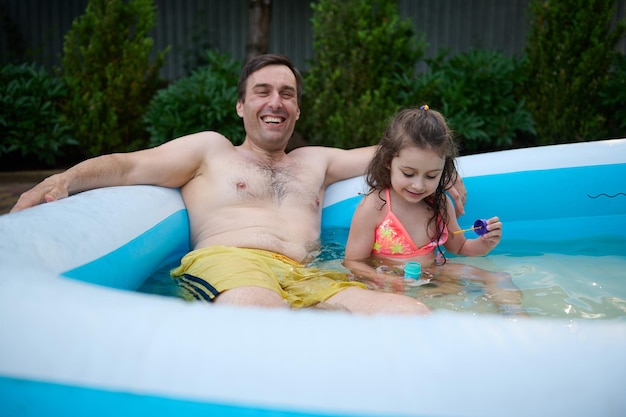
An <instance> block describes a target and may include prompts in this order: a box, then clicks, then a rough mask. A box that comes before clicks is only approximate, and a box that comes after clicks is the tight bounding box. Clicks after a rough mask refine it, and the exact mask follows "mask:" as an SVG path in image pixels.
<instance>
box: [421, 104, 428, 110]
mask: <svg viewBox="0 0 626 417" xmlns="http://www.w3.org/2000/svg"><path fill="white" fill-rule="evenodd" d="M428 109H429V107H428V104H424V105H423V106H420V110H424V111H426V110H428Z"/></svg>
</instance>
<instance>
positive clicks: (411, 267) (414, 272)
mask: <svg viewBox="0 0 626 417" xmlns="http://www.w3.org/2000/svg"><path fill="white" fill-rule="evenodd" d="M420 275H422V265H421V264H420V263H419V262H407V263H406V264H405V265H404V278H405V279H420Z"/></svg>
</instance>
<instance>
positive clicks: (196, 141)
mask: <svg viewBox="0 0 626 417" xmlns="http://www.w3.org/2000/svg"><path fill="white" fill-rule="evenodd" d="M176 140H177V141H178V142H180V143H184V144H186V145H192V146H193V147H198V148H213V147H218V148H232V147H233V146H234V145H233V143H232V142H231V141H230V140H228V138H227V137H226V136H224V135H222V134H221V133H219V132H215V131H212V130H207V131H203V132H198V133H193V134H191V135H186V136H182V137H180V138H178V139H176Z"/></svg>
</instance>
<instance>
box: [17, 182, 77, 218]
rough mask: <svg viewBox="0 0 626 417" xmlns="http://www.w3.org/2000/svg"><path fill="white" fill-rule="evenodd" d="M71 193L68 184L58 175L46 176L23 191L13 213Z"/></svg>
mask: <svg viewBox="0 0 626 417" xmlns="http://www.w3.org/2000/svg"><path fill="white" fill-rule="evenodd" d="M68 195H69V192H68V190H67V184H66V183H65V182H64V181H62V180H61V179H60V177H59V176H58V174H57V175H52V176H51V177H48V178H46V179H45V180H43V181H42V182H40V183H39V184H37V185H35V186H34V187H33V188H31V189H30V190H28V191H26V192H24V193H22V195H20V198H19V199H18V200H17V203H15V205H14V206H13V208H11V213H14V212H17V211H21V210H24V209H27V208H29V207H33V206H36V205H38V204H41V203H49V202H51V201H55V200H59V199H61V198H65V197H67V196H68Z"/></svg>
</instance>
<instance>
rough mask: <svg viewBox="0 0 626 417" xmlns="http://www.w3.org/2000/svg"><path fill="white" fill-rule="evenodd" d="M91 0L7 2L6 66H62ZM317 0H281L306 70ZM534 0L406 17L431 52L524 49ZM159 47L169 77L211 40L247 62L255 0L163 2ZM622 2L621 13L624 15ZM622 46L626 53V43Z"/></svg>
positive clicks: (278, 20) (288, 42)
mask: <svg viewBox="0 0 626 417" xmlns="http://www.w3.org/2000/svg"><path fill="white" fill-rule="evenodd" d="M87 3H88V0H0V24H1V27H2V31H1V32H0V64H2V63H6V62H9V61H10V59H11V57H12V56H14V55H15V52H16V51H19V50H22V51H23V53H25V54H26V56H27V57H28V60H29V61H35V62H38V63H40V64H42V65H44V66H46V67H47V68H52V67H53V66H58V65H59V63H60V56H61V54H62V51H63V38H64V35H65V34H66V33H67V31H68V30H69V28H70V27H71V24H72V21H73V20H74V19H75V18H76V17H78V16H80V15H81V14H83V13H84V10H85V7H86V5H87ZM310 3H311V0H273V2H272V21H271V28H270V52H278V53H283V54H286V55H287V56H289V57H290V58H291V59H292V60H293V61H294V63H295V64H296V65H297V66H298V67H299V68H300V69H301V70H306V69H307V68H308V67H309V65H308V61H309V60H311V59H312V58H313V46H312V43H313V38H312V29H311V16H312V12H311V8H310ZM528 3H529V0H428V1H425V0H400V1H399V7H400V11H401V14H402V15H403V16H404V17H408V18H410V19H411V20H412V21H413V22H414V24H415V28H416V30H417V31H418V32H420V33H424V34H425V35H426V42H427V43H428V44H429V46H428V49H427V51H426V53H427V56H433V55H435V54H436V53H437V51H439V49H440V48H444V47H445V48H449V49H450V50H451V52H452V53H456V52H461V51H467V50H470V49H473V48H490V49H498V50H501V51H503V52H504V53H505V54H507V55H519V53H520V52H521V51H522V49H523V47H524V44H525V41H526V31H527V29H528V18H527V7H528ZM155 4H156V5H157V10H158V16H157V24H156V27H155V28H154V30H153V31H152V37H153V38H154V40H155V50H162V49H164V48H165V47H166V46H168V45H169V46H171V50H170V52H169V54H168V55H167V59H166V62H165V65H164V67H163V68H162V71H161V75H162V76H163V77H165V78H167V79H170V80H175V79H178V78H180V77H181V76H184V75H186V69H185V68H186V63H188V62H189V61H188V58H187V57H188V56H189V55H191V54H193V52H194V51H197V50H198V48H201V47H205V46H210V47H213V48H216V49H218V50H220V51H221V52H229V53H230V54H231V56H232V57H233V58H234V59H237V60H239V61H243V59H244V57H245V48H246V41H247V31H248V1H247V0H156V2H155ZM625 5H626V0H620V1H619V5H618V10H617V13H616V19H623V18H625V16H626V13H625ZM618 48H619V50H620V51H621V52H623V53H626V42H624V41H622V42H621V43H620V44H619V46H618Z"/></svg>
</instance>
